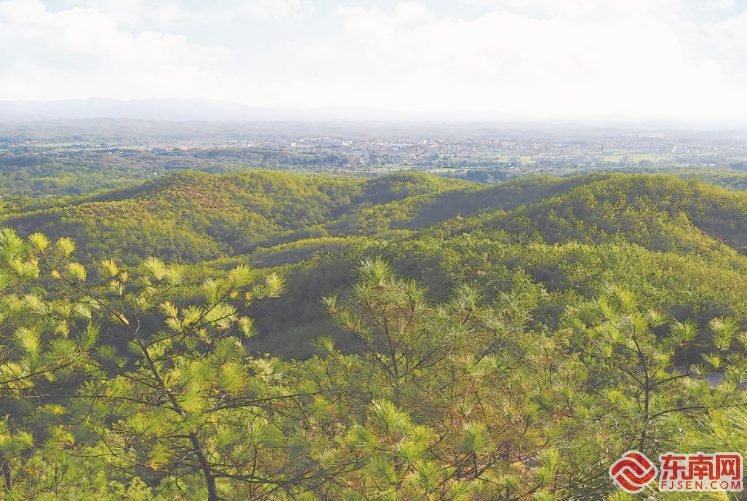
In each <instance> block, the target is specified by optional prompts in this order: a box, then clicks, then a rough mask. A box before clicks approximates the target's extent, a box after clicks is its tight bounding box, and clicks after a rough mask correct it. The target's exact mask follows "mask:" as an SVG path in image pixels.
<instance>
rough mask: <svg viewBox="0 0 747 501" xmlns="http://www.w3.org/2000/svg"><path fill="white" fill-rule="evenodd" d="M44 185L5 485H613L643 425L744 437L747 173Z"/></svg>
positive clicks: (713, 440) (426, 494) (208, 489)
mask: <svg viewBox="0 0 747 501" xmlns="http://www.w3.org/2000/svg"><path fill="white" fill-rule="evenodd" d="M36 203H37V205H36V206H31V205H27V206H24V207H20V208H15V209H5V210H6V212H5V213H3V214H2V215H0V226H4V228H2V229H0V320H2V321H0V327H2V336H0V376H2V380H0V396H2V399H0V400H1V401H2V404H1V405H0V408H1V410H0V417H2V418H3V419H0V479H4V486H0V498H2V499H6V498H7V499H38V500H55V501H58V500H61V501H77V500H79V499H94V498H95V499H101V500H102V501H114V500H120V499H133V500H143V499H165V500H167V501H183V500H185V499H203V500H204V499H207V500H209V501H229V500H231V501H232V500H238V499H255V500H267V501H291V500H305V501H317V500H322V499H325V500H331V499H349V500H356V501H357V500H364V499H385V498H386V499H390V498H391V499H394V498H395V497H396V499H401V500H405V501H410V500H412V501H414V500H430V501H436V500H438V501H485V500H487V499H491V500H493V499H506V500H519V499H521V500H524V499H526V500H530V499H531V500H537V501H550V500H555V499H579V500H580V499H594V500H600V501H615V500H616V501H619V500H621V499H623V498H621V497H620V496H619V495H618V494H619V492H618V491H616V488H615V487H614V486H613V484H612V483H611V481H610V479H609V477H608V470H609V467H610V464H612V463H613V462H614V461H615V460H617V459H618V458H619V457H620V455H621V454H622V453H624V452H625V451H627V450H630V449H631V448H632V447H635V448H637V449H638V450H640V451H642V452H644V453H645V454H647V455H649V457H657V454H659V453H661V452H662V451H671V450H675V451H698V450H706V451H710V450H727V451H741V452H743V453H744V452H745V444H744V440H743V438H744V429H745V426H747V423H745V419H744V416H743V415H742V414H740V413H739V412H737V413H736V414H735V413H734V410H735V408H737V406H739V407H741V408H742V409H744V408H745V406H747V393H745V392H744V388H745V386H744V385H745V382H746V381H747V287H745V277H747V194H745V193H743V192H734V191H728V190H725V189H723V188H718V187H714V186H710V185H707V184H703V183H701V182H699V181H697V180H681V179H679V178H676V177H670V176H652V175H620V174H595V175H589V176H580V177H569V178H554V177H536V178H529V179H523V180H516V181H512V182H506V183H503V184H499V185H495V186H485V185H478V184H472V183H466V182H462V181H456V180H445V179H442V178H438V177H431V176H427V175H421V174H397V175H392V176H385V177H380V178H376V179H362V178H342V177H325V176H298V175H288V174H279V173H271V172H245V173H239V174H230V175H208V174H202V173H191V172H183V173H179V174H177V175H175V176H172V177H164V178H161V179H158V180H156V181H151V182H147V183H144V184H141V185H138V186H130V187H128V188H126V189H120V190H115V191H108V192H104V193H101V192H99V193H94V194H89V195H83V196H80V197H77V198H74V199H69V198H68V199H44V200H43V201H37V202H36ZM45 234H46V236H45ZM67 237H71V238H67ZM711 376H713V377H711ZM714 381H719V382H720V383H719V384H714ZM280 486H282V489H280ZM185 493H186V494H185ZM6 494H7V495H6ZM646 495H648V494H646ZM657 499H658V498H657ZM662 499H670V498H662ZM671 499H675V498H671Z"/></svg>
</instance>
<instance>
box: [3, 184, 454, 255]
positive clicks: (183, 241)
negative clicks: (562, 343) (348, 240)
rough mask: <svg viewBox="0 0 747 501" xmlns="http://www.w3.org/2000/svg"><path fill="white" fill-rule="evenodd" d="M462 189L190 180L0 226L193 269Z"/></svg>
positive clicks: (25, 213)
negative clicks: (399, 203)
mask: <svg viewBox="0 0 747 501" xmlns="http://www.w3.org/2000/svg"><path fill="white" fill-rule="evenodd" d="M461 186H465V183H463V182H458V181H447V180H444V179H441V178H438V177H432V176H425V175H417V174H402V175H396V176H389V177H386V178H378V179H372V180H365V181H360V180H355V179H352V178H340V177H338V178H332V177H323V176H313V177H311V176H299V175H290V174H282V173H271V172H245V173H241V174H229V175H210V174H204V173H196V172H183V173H179V174H176V175H173V176H167V177H164V178H160V179H158V180H156V181H153V182H148V183H145V184H143V185H141V186H138V187H136V188H128V189H124V190H119V191H111V192H108V193H106V194H103V195H97V196H94V197H90V198H89V197H81V198H79V199H77V200H73V201H69V200H65V201H64V202H62V203H57V204H55V203H54V202H52V203H49V202H47V201H45V206H44V207H42V208H35V207H26V208H23V209H21V210H19V211H16V212H14V213H9V214H5V215H3V216H2V218H3V223H4V224H6V225H9V226H11V227H13V228H15V229H17V230H18V231H19V233H22V234H23V233H30V232H33V231H43V232H45V233H48V234H50V235H52V236H62V235H67V236H72V237H75V238H76V239H77V240H78V242H79V245H80V246H81V248H82V249H83V252H86V253H88V254H90V256H91V257H92V258H100V257H101V256H103V255H107V256H111V255H114V256H121V257H123V258H125V259H128V258H131V257H132V256H139V257H147V256H153V255H157V256H160V257H161V258H162V259H165V260H169V261H181V262H195V261H199V260H204V259H214V258H218V257H222V256H226V255H235V254H237V253H242V252H247V251H250V250H252V249H253V247H255V246H256V245H257V244H258V243H266V242H268V241H273V239H277V238H280V237H281V236H282V235H287V234H290V233H293V234H295V235H297V237H298V236H300V235H305V236H309V235H322V234H323V233H324V232H323V230H322V228H321V226H322V225H324V224H327V223H329V222H330V221H335V220H337V219H338V218H340V217H342V216H343V215H344V214H345V213H349V212H354V211H359V210H361V208H362V207H365V206H371V205H377V204H386V203H389V202H392V201H396V200H400V199H405V198H409V197H413V196H417V195H420V194H423V193H434V192H441V191H444V190H447V189H454V188H458V187H461Z"/></svg>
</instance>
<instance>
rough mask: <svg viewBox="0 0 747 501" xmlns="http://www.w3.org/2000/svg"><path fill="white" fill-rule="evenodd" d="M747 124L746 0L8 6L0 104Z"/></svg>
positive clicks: (176, 0) (131, 1) (128, 1)
mask: <svg viewBox="0 0 747 501" xmlns="http://www.w3.org/2000/svg"><path fill="white" fill-rule="evenodd" d="M89 97H106V98H116V99H137V98H180V99H182V98H204V99H220V100H226V101H236V102H241V103H245V104H248V105H252V106H259V107H281V108H316V107H329V106H334V107H342V108H361V109H363V108H365V109H383V110H395V111H399V112H416V113H425V114H434V115H439V116H444V115H446V114H450V113H454V116H479V117H494V118H505V117H523V118H655V119H678V118H688V119H693V118H694V119H701V118H709V119H747V0H431V1H420V2H397V1H389V0H383V1H368V2H363V1H355V0H237V1H228V0H46V1H41V0H0V100H27V99H40V100H52V99H64V98H89Z"/></svg>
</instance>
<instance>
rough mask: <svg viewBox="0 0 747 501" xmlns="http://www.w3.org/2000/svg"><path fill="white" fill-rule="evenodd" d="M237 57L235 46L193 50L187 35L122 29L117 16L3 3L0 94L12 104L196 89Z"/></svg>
mask: <svg viewBox="0 0 747 501" xmlns="http://www.w3.org/2000/svg"><path fill="white" fill-rule="evenodd" d="M231 57H232V52H231V50H229V49H228V48H225V47H219V46H200V45H194V44H190V43H189V42H188V41H187V39H186V38H185V37H184V36H182V35H172V34H166V33H158V32H143V33H139V34H137V35H133V34H131V33H128V32H124V31H120V29H119V28H118V25H117V22H116V20H115V19H114V18H112V17H111V16H108V15H106V14H103V13H101V12H100V11H98V10H95V9H90V8H73V9H69V10H64V11H60V12H56V13H55V12H50V11H49V10H47V9H46V8H45V5H44V4H43V3H42V2H40V1H38V0H10V1H7V2H3V3H0V93H1V94H0V95H3V96H4V97H6V98H15V99H25V98H58V97H85V96H91V95H101V94H111V95H120V96H122V97H145V96H144V95H143V92H146V93H147V92H154V93H160V94H167V93H168V92H169V91H170V90H173V91H174V92H175V93H180V88H179V87H180V86H182V87H183V88H184V89H185V90H187V89H186V87H190V86H191V87H192V89H191V90H192V91H194V90H195V89H196V87H195V84H194V83H192V81H196V82H199V81H201V80H204V79H205V78H206V76H207V75H209V74H210V72H211V71H213V70H214V67H215V63H216V62H219V61H227V60H230V59H231ZM176 79H179V80H176ZM180 82H181V83H180ZM24 83H25V84H24ZM187 93H188V92H187Z"/></svg>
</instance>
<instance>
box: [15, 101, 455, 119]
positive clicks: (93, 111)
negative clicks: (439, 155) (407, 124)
mask: <svg viewBox="0 0 747 501" xmlns="http://www.w3.org/2000/svg"><path fill="white" fill-rule="evenodd" d="M102 118H108V119H127V120H154V121H208V122H217V121H220V122H230V121H241V122H246V121H266V120H272V121H287V120H302V121H307V120H351V119H352V120H400V119H429V118H434V117H429V116H426V115H422V114H420V115H418V114H412V113H403V112H393V111H387V110H373V109H348V108H335V107H320V108H306V109H291V108H261V107H252V106H247V105H245V104H241V103H233V102H228V101H215V100H180V99H142V100H132V101H125V100H117V99H71V100H59V101H0V122H3V121H5V122H7V121H37V120H81V119H102ZM438 118H446V117H438Z"/></svg>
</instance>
